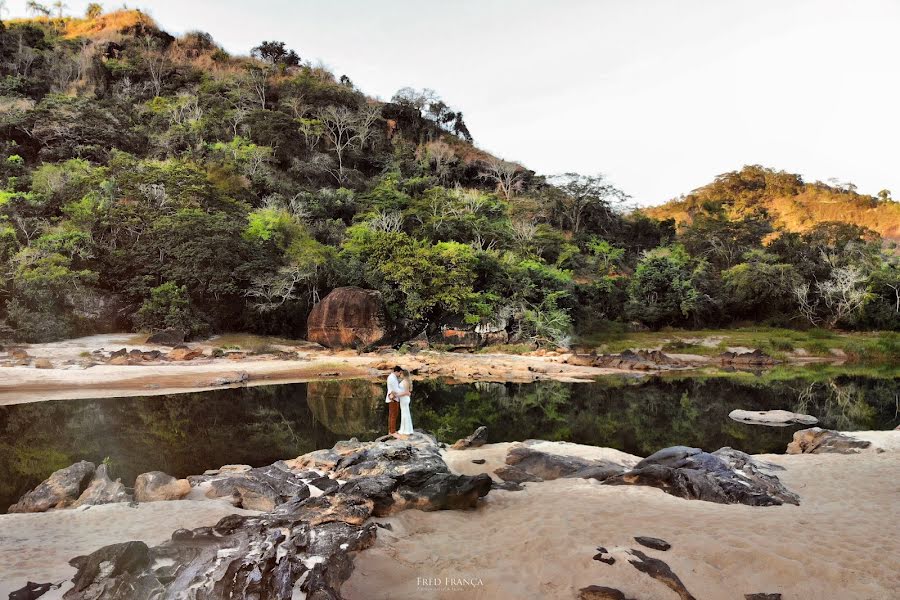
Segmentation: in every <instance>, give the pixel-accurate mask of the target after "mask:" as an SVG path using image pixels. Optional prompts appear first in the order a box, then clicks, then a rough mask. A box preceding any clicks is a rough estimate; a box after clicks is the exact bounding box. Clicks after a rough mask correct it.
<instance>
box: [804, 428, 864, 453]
mask: <svg viewBox="0 0 900 600" xmlns="http://www.w3.org/2000/svg"><path fill="white" fill-rule="evenodd" d="M871 445H872V443H871V442H868V441H866V440H858V439H856V438H853V437H850V436H849V435H844V434H843V433H838V432H837V431H831V430H830V429H822V428H820V427H811V428H809V429H801V430H800V431H795V432H794V440H793V441H792V442H791V443H790V444H788V446H787V450H786V452H787V453H788V454H826V453H834V454H857V453H859V452H860V451H861V450H864V449H866V448H869V447H870V446H871Z"/></svg>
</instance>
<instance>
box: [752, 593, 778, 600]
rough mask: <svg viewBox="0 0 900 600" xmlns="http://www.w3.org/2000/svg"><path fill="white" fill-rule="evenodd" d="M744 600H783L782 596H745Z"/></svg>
mask: <svg viewBox="0 0 900 600" xmlns="http://www.w3.org/2000/svg"><path fill="white" fill-rule="evenodd" d="M744 600H781V594H765V593H759V594H744Z"/></svg>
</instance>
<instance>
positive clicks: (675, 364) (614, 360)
mask: <svg viewBox="0 0 900 600" xmlns="http://www.w3.org/2000/svg"><path fill="white" fill-rule="evenodd" d="M584 356H591V355H576V357H578V358H574V359H573V360H574V361H575V362H574V363H573V364H579V363H583V362H585V358H583V357H584ZM590 366H594V367H606V368H612V369H630V370H632V371H655V370H664V369H675V368H684V367H687V366H690V365H687V364H685V363H684V362H683V361H680V360H678V359H677V358H674V357H672V356H669V355H668V354H665V353H664V352H660V351H659V350H638V351H637V352H635V351H633V350H624V351H622V352H620V353H619V354H601V355H599V356H596V357H594V359H593V360H592V361H591V365H590Z"/></svg>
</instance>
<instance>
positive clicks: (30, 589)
mask: <svg viewBox="0 0 900 600" xmlns="http://www.w3.org/2000/svg"><path fill="white" fill-rule="evenodd" d="M61 585H62V583H34V582H33V581H29V582H28V583H26V584H25V585H24V586H23V587H21V588H19V589H17V590H14V591H12V592H10V593H9V600H37V599H38V598H40V597H41V596H43V595H44V594H46V593H47V592H49V591H50V590H57V589H59V587H60V586H61Z"/></svg>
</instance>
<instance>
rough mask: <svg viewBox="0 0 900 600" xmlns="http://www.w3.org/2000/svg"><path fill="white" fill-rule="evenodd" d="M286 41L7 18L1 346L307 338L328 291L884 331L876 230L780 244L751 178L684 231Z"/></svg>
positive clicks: (577, 325)
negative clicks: (180, 335)
mask: <svg viewBox="0 0 900 600" xmlns="http://www.w3.org/2000/svg"><path fill="white" fill-rule="evenodd" d="M198 25H201V26H202V23H198ZM303 50H304V49H303V48H296V49H291V48H289V47H286V46H285V44H283V43H280V42H276V41H261V42H260V44H259V46H257V47H256V48H254V49H252V52H251V56H232V55H230V54H229V53H227V52H226V51H224V50H223V49H222V48H221V47H219V46H218V45H217V44H216V43H215V41H214V40H213V39H212V38H211V37H210V36H209V35H207V34H205V33H201V32H191V33H188V34H186V35H184V36H181V37H177V38H176V37H173V36H171V35H169V34H167V33H166V32H164V31H161V30H160V29H159V28H158V27H157V26H156V25H155V24H154V23H153V21H152V20H151V19H150V18H149V17H147V16H146V15H145V14H143V13H141V12H140V11H118V12H115V13H111V14H106V15H103V14H96V12H95V13H92V14H91V16H89V17H85V18H59V19H54V18H45V17H42V18H39V19H30V20H16V21H10V22H7V23H5V24H3V25H2V27H0V273H2V279H0V337H2V338H9V339H14V340H23V341H40V340H49V339H58V338H63V337H67V336H73V335H78V334H84V333H90V332H96V331H103V330H111V329H133V330H144V331H152V330H157V329H161V328H165V327H178V328H182V329H184V330H186V331H188V332H189V333H190V334H191V335H194V336H201V335H205V334H209V333H213V332H220V331H225V330H232V331H248V332H255V333H267V334H278V335H283V336H302V335H304V333H305V322H306V316H307V314H308V312H309V310H310V308H311V306H312V305H313V303H315V302H316V301H317V300H318V299H319V298H321V297H323V296H324V295H325V294H326V293H328V291H330V290H331V289H333V288H335V287H338V286H344V285H358V286H362V287H366V288H372V289H376V290H379V291H381V292H382V295H383V297H384V299H385V301H386V304H387V309H388V312H389V316H390V317H391V318H392V319H393V320H394V321H396V322H402V323H403V325H404V327H405V331H407V332H415V331H421V330H422V329H423V328H435V327H438V326H440V325H441V324H442V323H446V322H459V321H465V322H466V323H469V324H473V325H474V324H477V323H485V322H495V323H496V322H499V323H503V324H505V325H506V326H507V328H508V330H509V333H510V334H511V336H512V338H514V339H518V340H521V341H524V342H528V343H536V344H555V343H560V342H564V341H565V340H567V339H568V338H569V337H570V336H572V335H578V334H585V333H589V332H590V331H593V330H596V329H598V328H602V327H607V326H608V325H609V322H610V321H617V322H621V323H638V324H640V325H641V326H646V327H650V328H659V327H663V326H668V325H679V326H707V325H708V326H714V325H726V324H730V323H735V322H746V321H765V322H768V323H772V324H778V325H786V326H809V325H811V324H816V325H824V326H835V327H837V326H839V327H855V328H862V329H866V328H893V329H896V328H898V326H900V317H898V312H897V302H896V296H895V293H896V289H897V287H900V285H898V282H900V277H898V272H897V267H896V265H895V264H894V263H893V262H892V261H893V258H892V256H891V254H890V253H889V252H886V251H884V250H883V249H882V244H881V240H880V239H879V237H878V235H877V234H876V233H874V232H872V231H869V230H865V229H862V228H859V227H856V226H854V225H851V224H848V223H842V224H841V223H838V224H835V223H819V224H809V226H804V228H803V231H802V232H801V233H798V232H795V231H793V230H792V228H791V227H788V226H786V227H785V229H786V231H783V230H782V229H780V227H781V225H782V223H781V222H780V220H779V219H782V218H786V217H781V216H779V215H776V214H775V212H774V211H773V212H771V213H767V212H766V211H765V210H763V209H764V208H766V206H764V205H763V203H761V202H760V201H758V200H750V199H748V200H747V201H746V202H743V201H741V202H738V199H740V198H743V197H744V196H743V194H744V192H743V191H741V190H744V187H746V189H747V190H750V191H747V198H750V197H751V196H753V195H754V194H756V191H753V190H757V189H758V188H753V186H749V187H747V186H744V187H741V186H738V188H740V190H738V191H737V192H735V193H734V194H733V198H731V199H729V198H718V197H714V196H716V195H715V194H712V193H710V194H709V195H708V198H707V199H709V200H715V201H714V202H706V200H703V201H698V202H694V201H693V200H691V201H690V202H693V204H691V206H690V208H685V211H686V212H689V213H690V216H691V218H690V219H689V221H690V222H689V223H688V224H687V225H685V226H682V227H679V229H678V230H677V231H676V228H675V224H674V222H673V221H671V220H666V219H663V220H659V219H657V218H654V215H657V216H660V217H667V216H668V215H665V214H661V213H653V212H651V216H647V215H644V214H640V213H633V212H629V211H627V210H626V207H627V196H626V194H625V193H624V192H622V191H620V190H618V189H616V188H615V187H613V186H612V185H610V184H609V182H608V181H607V180H605V179H604V178H602V177H600V176H585V175H578V174H566V175H561V176H555V177H549V176H544V175H539V174H536V173H534V172H532V171H529V170H528V169H527V168H525V167H523V166H521V165H518V164H515V163H511V162H506V161H503V160H501V159H498V158H495V157H493V156H491V155H489V154H488V153H485V152H483V151H481V150H479V149H478V148H477V146H476V145H474V142H473V136H474V137H475V138H476V139H477V134H478V132H477V131H475V132H470V131H469V129H468V127H467V126H466V123H465V119H464V116H463V113H462V111H461V110H459V109H458V108H457V107H454V106H452V105H451V104H450V103H448V102H446V101H444V100H442V99H441V98H440V97H438V96H437V95H436V94H435V93H434V92H432V91H429V90H418V91H417V90H415V89H412V88H404V89H402V90H399V91H398V92H397V94H396V95H395V96H394V97H393V98H391V99H390V100H389V101H386V102H382V101H376V100H374V99H372V98H370V97H367V96H366V95H365V94H364V93H363V91H361V90H359V89H357V88H356V86H354V84H353V82H352V79H351V76H352V74H349V75H346V74H336V73H330V72H328V71H326V70H324V69H323V68H321V67H317V66H313V65H311V64H310V63H308V62H306V61H304V58H303ZM599 166H602V165H599ZM764 173H768V175H763V176H762V179H763V184H762V185H763V188H764V190H768V189H769V184H768V183H767V182H766V181H767V180H766V178H767V177H770V176H772V177H775V178H776V179H778V180H779V181H780V179H781V178H784V179H787V180H789V179H790V178H791V177H792V176H787V175H783V174H778V173H774V172H764ZM782 176H783V177H782ZM713 185H714V186H716V185H723V186H725V187H728V185H730V184H728V183H727V181H726V182H724V183H722V182H717V183H716V184H713ZM741 185H742V186H743V185H744V184H741ZM753 185H759V184H758V183H755V184H753ZM779 185H781V184H779ZM795 188H797V189H798V190H800V191H798V192H797V193H792V197H798V198H799V197H801V196H804V195H808V194H811V193H812V191H811V188H808V186H806V185H805V184H800V183H796V185H795ZM791 189H794V188H791ZM828 193H829V194H831V193H836V192H833V191H832V192H828ZM768 194H769V191H764V193H763V196H767V195H768ZM848 197H850V194H849V193H848ZM853 198H856V196H853ZM854 201H855V200H854ZM685 202H688V200H685ZM886 206H895V205H893V204H890V205H886ZM660 210H661V209H660ZM891 210H895V208H893V209H891ZM893 214H896V213H893ZM816 218H817V217H816ZM878 231H885V233H888V234H889V233H890V231H886V230H882V229H878ZM804 286H805V287H804ZM804 290H805V291H804Z"/></svg>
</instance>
